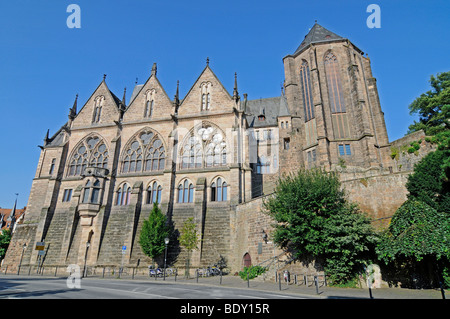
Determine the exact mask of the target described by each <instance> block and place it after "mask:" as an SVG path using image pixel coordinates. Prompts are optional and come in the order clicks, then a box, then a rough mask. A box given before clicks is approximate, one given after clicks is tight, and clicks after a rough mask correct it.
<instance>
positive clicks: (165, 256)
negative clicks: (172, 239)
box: [164, 237, 169, 280]
mask: <svg viewBox="0 0 450 319" xmlns="http://www.w3.org/2000/svg"><path fill="white" fill-rule="evenodd" d="M164 244H166V249H165V251H164V280H166V264H167V245H169V237H166V238H164Z"/></svg>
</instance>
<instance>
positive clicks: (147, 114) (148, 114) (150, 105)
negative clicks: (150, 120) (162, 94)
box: [144, 100, 155, 117]
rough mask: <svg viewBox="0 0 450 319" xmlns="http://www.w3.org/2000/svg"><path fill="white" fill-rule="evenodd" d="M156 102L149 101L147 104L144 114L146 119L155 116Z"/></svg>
mask: <svg viewBox="0 0 450 319" xmlns="http://www.w3.org/2000/svg"><path fill="white" fill-rule="evenodd" d="M154 103H155V102H154V101H153V100H151V101H150V100H148V101H147V102H145V112H144V117H152V115H153V105H154Z"/></svg>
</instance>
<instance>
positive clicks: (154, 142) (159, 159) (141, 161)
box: [122, 131, 166, 173]
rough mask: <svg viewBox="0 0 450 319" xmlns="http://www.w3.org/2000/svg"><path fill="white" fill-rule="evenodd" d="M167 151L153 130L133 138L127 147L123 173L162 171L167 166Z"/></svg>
mask: <svg viewBox="0 0 450 319" xmlns="http://www.w3.org/2000/svg"><path fill="white" fill-rule="evenodd" d="M165 159H166V152H165V148H164V145H163V143H162V141H161V140H160V139H159V137H158V136H157V135H156V134H154V133H153V132H151V131H144V132H142V133H141V134H139V135H138V136H137V137H135V138H133V139H132V141H131V143H130V144H129V146H128V147H127V148H126V149H125V152H124V155H123V161H122V173H134V172H145V171H161V170H164V167H165Z"/></svg>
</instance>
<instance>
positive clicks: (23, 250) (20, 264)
mask: <svg viewBox="0 0 450 319" xmlns="http://www.w3.org/2000/svg"><path fill="white" fill-rule="evenodd" d="M26 248H27V244H25V243H24V244H23V246H22V255H21V256H20V262H19V268H18V269H17V275H19V274H20V267H22V259H23V253H24V252H25V249H26Z"/></svg>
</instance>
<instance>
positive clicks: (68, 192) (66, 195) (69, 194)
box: [62, 189, 72, 202]
mask: <svg viewBox="0 0 450 319" xmlns="http://www.w3.org/2000/svg"><path fill="white" fill-rule="evenodd" d="M71 199H72V189H65V190H64V195H63V200H62V201H63V202H70V200H71Z"/></svg>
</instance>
